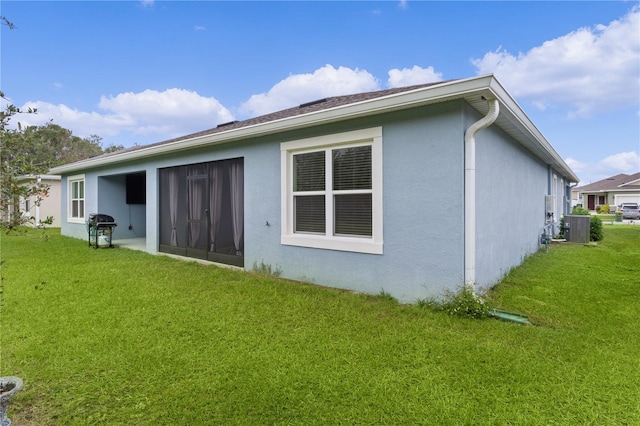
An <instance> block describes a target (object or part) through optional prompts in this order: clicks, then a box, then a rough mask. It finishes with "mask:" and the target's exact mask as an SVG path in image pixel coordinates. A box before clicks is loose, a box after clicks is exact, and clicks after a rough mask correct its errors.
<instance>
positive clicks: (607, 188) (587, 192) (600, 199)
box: [571, 172, 640, 211]
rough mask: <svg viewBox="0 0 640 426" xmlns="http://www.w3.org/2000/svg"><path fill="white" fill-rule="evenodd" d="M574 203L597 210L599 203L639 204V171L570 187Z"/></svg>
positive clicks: (616, 204)
mask: <svg viewBox="0 0 640 426" xmlns="http://www.w3.org/2000/svg"><path fill="white" fill-rule="evenodd" d="M571 193H572V198H573V200H574V201H573V203H572V204H574V205H578V204H580V205H582V206H583V207H586V208H587V209H589V210H594V211H597V210H598V208H599V207H600V206H601V205H604V204H607V205H609V206H612V207H613V208H615V207H619V206H620V205H621V204H622V203H637V204H640V172H638V173H635V174H632V175H627V174H624V173H622V174H619V175H616V176H611V177H608V178H606V179H602V180H599V181H597V182H593V183H590V184H588V185H582V186H577V187H574V188H572V189H571Z"/></svg>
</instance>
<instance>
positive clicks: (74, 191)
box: [71, 182, 78, 199]
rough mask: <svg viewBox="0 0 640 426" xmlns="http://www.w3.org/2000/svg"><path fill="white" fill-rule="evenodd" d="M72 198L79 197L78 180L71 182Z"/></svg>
mask: <svg viewBox="0 0 640 426" xmlns="http://www.w3.org/2000/svg"><path fill="white" fill-rule="evenodd" d="M71 198H73V199H77V198H78V182H71Z"/></svg>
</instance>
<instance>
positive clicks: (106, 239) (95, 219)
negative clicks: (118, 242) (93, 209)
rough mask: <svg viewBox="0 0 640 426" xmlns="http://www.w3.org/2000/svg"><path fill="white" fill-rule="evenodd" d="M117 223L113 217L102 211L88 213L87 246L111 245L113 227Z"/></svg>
mask: <svg viewBox="0 0 640 426" xmlns="http://www.w3.org/2000/svg"><path fill="white" fill-rule="evenodd" d="M116 226H118V224H117V223H116V222H115V221H114V220H113V217H111V216H109V215H106V214H102V213H91V214H89V220H88V221H87V233H88V234H89V247H92V246H93V247H94V248H98V247H113V244H112V237H113V228H115V227H116Z"/></svg>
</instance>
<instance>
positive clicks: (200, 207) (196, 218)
mask: <svg viewBox="0 0 640 426" xmlns="http://www.w3.org/2000/svg"><path fill="white" fill-rule="evenodd" d="M206 189H207V166H206V164H204V165H203V164H198V165H194V166H189V167H188V168H187V199H188V217H189V219H188V220H189V244H188V246H189V247H191V248H198V249H206V247H207V220H208V218H207V210H208V205H207V193H206Z"/></svg>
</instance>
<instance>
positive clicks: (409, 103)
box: [51, 74, 579, 182]
mask: <svg viewBox="0 0 640 426" xmlns="http://www.w3.org/2000/svg"><path fill="white" fill-rule="evenodd" d="M492 95H493V96H495V97H496V98H497V99H498V100H499V101H500V102H501V104H503V105H504V106H505V107H506V111H505V110H504V108H501V113H500V115H501V116H502V117H503V119H507V120H509V121H510V122H512V123H513V124H514V126H516V127H517V128H519V129H520V131H521V132H522V135H524V136H528V137H525V138H522V137H521V138H518V137H516V135H512V136H514V137H516V139H517V140H519V142H521V143H525V144H526V143H527V141H528V144H529V145H530V146H529V149H532V147H533V148H534V149H535V148H536V147H539V148H540V149H538V152H536V151H535V150H534V149H532V150H533V151H534V153H535V154H536V155H538V156H540V158H541V159H543V160H544V161H547V162H549V163H551V164H552V165H553V166H555V167H556V168H559V169H560V170H561V171H562V172H563V173H564V174H565V175H566V176H567V177H568V178H569V179H571V181H572V182H578V181H579V180H578V177H577V176H576V175H575V174H574V173H573V171H572V170H571V169H570V168H569V166H567V164H566V163H565V162H564V161H563V160H562V158H560V156H559V155H558V154H557V152H556V151H555V150H554V149H553V148H552V147H551V144H549V142H548V141H547V140H546V139H545V138H544V136H543V135H542V134H541V133H540V131H539V130H538V129H537V128H536V127H535V125H534V124H533V123H532V122H531V120H530V119H529V118H528V117H527V115H526V114H525V113H524V111H522V109H521V108H520V107H519V106H518V104H517V103H516V102H515V100H514V99H513V98H512V97H511V95H509V93H508V92H507V91H506V90H505V89H504V87H503V86H502V85H501V84H500V83H499V82H498V81H497V80H496V79H495V77H494V76H493V75H491V74H490V75H486V76H481V77H472V78H468V79H462V80H453V81H449V82H445V83H442V84H438V85H435V86H428V87H423V88H419V89H415V90H411V91H407V92H401V93H396V94H392V95H387V96H383V97H379V98H374V99H369V100H365V101H360V102H356V103H352V104H348V105H342V106H337V107H333V108H328V109H325V110H320V111H316V112H311V113H307V114H301V115H297V116H293V117H286V118H282V119H278V120H273V121H269V122H265V123H259V124H254V125H250V126H246V127H240V128H237V129H230V130H228V131H222V132H217V133H213V134H208V135H202V136H196V137H193V138H187V139H180V140H177V141H173V142H168V143H165V144H160V145H153V146H149V147H146V148H144V147H143V148H140V149H137V150H135V151H130V152H123V153H122V154H114V155H111V156H109V157H96V158H89V159H86V160H83V161H79V162H76V163H71V164H67V165H63V166H59V167H56V168H54V169H52V170H51V172H52V173H56V174H68V173H72V172H77V171H81V170H87V169H92V168H97V167H104V166H107V165H110V164H116V163H121V162H125V161H126V162H130V161H136V160H139V159H143V158H149V157H154V156H158V155H165V154H171V153H177V152H181V151H188V150H191V149H194V148H199V147H203V146H210V145H218V144H224V143H231V142H235V141H239V140H243V139H247V138H252V137H259V136H266V135H270V134H274V133H281V132H286V131H291V130H297V129H301V128H305V127H311V126H317V125H322V124H329V123H335V122H339V121H345V120H352V119H355V118H360V117H366V116H370V115H376V114H381V113H385V112H391V111H399V110H403V109H408V108H415V107H418V106H423V105H430V104H435V103H439V102H445V101H450V100H454V99H462V98H465V99H468V98H469V97H473V98H474V99H478V98H480V97H482V96H486V97H489V96H492ZM474 107H476V106H474ZM476 108H478V107H476ZM480 108H481V107H480ZM481 112H482V111H481ZM523 139H526V140H523Z"/></svg>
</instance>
